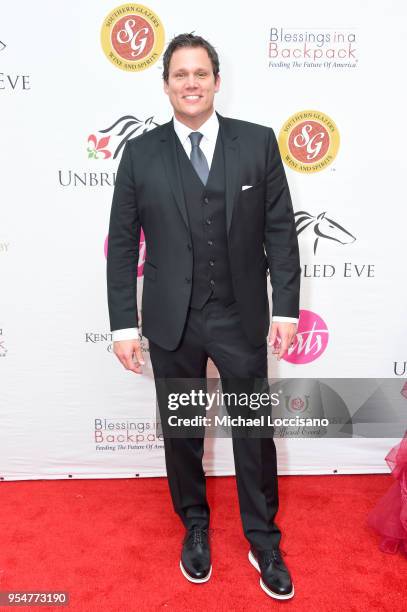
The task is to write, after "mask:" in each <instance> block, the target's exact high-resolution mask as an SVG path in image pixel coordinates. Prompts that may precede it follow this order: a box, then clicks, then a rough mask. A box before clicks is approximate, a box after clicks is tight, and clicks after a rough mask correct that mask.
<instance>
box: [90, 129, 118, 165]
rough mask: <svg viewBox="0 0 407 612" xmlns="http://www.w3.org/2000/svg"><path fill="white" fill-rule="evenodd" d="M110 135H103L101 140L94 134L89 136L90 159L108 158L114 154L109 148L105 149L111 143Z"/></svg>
mask: <svg viewBox="0 0 407 612" xmlns="http://www.w3.org/2000/svg"><path fill="white" fill-rule="evenodd" d="M109 140H110V136H103V137H102V138H101V139H100V140H99V141H98V139H97V138H96V136H95V135H94V134H91V135H90V136H89V138H88V149H87V151H88V157H89V158H90V159H108V158H109V157H111V156H112V154H111V153H110V151H109V150H108V149H105V147H107V145H108V144H109Z"/></svg>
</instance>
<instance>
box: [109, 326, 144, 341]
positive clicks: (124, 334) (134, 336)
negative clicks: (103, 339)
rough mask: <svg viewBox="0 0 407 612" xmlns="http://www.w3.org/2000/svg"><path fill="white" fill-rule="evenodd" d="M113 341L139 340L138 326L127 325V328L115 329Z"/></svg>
mask: <svg viewBox="0 0 407 612" xmlns="http://www.w3.org/2000/svg"><path fill="white" fill-rule="evenodd" d="M112 338H113V342H118V341H119V340H139V331H138V327H127V328H126V329H115V330H114V331H113V332H112Z"/></svg>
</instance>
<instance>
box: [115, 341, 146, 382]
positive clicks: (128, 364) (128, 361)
mask: <svg viewBox="0 0 407 612" xmlns="http://www.w3.org/2000/svg"><path fill="white" fill-rule="evenodd" d="M113 352H114V354H115V355H116V357H117V358H118V359H119V361H120V362H121V363H122V365H123V367H125V368H126V370H131V371H132V372H135V373H136V374H142V370H141V366H142V365H145V361H144V359H143V353H142V351H141V344H140V340H119V341H117V342H113ZM133 356H134V360H133Z"/></svg>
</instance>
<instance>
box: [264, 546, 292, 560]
mask: <svg viewBox="0 0 407 612" xmlns="http://www.w3.org/2000/svg"><path fill="white" fill-rule="evenodd" d="M286 554H287V553H285V552H284V551H283V550H279V549H275V548H273V549H271V550H266V551H264V562H265V563H271V562H273V561H281V560H282V559H281V557H282V555H284V556H285V555H286Z"/></svg>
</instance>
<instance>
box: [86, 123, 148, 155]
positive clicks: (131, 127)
mask: <svg viewBox="0 0 407 612" xmlns="http://www.w3.org/2000/svg"><path fill="white" fill-rule="evenodd" d="M158 125H160V124H159V123H156V121H154V115H152V116H151V117H148V118H147V119H144V120H143V119H138V118H137V117H135V116H134V115H124V116H123V117H119V119H117V120H116V121H115V122H114V123H113V124H112V125H109V126H108V127H107V128H104V129H103V130H99V131H98V132H97V133H96V134H89V136H88V146H87V151H88V158H89V159H109V158H110V157H111V158H112V159H116V157H117V156H118V155H119V154H120V152H121V151H122V149H123V147H124V145H125V144H126V142H127V141H128V140H129V138H132V137H136V136H139V135H140V134H144V132H148V131H150V130H152V129H154V128H155V127H157V126H158Z"/></svg>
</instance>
